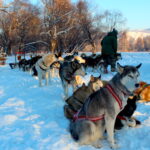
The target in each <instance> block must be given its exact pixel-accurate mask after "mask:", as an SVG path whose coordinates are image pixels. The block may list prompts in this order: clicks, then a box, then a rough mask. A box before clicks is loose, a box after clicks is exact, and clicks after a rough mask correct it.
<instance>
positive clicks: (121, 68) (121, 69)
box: [117, 63, 124, 74]
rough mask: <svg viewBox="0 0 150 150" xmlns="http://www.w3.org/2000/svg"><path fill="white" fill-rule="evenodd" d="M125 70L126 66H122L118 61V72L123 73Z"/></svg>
mask: <svg viewBox="0 0 150 150" xmlns="http://www.w3.org/2000/svg"><path fill="white" fill-rule="evenodd" d="M123 70H124V67H123V66H121V65H120V64H119V63H117V72H118V73H120V74H121V73H123Z"/></svg>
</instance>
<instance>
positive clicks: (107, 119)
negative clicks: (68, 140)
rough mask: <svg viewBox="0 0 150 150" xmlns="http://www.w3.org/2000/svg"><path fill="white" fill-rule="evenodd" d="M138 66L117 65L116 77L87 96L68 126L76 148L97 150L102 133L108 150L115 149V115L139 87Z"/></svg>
mask: <svg viewBox="0 0 150 150" xmlns="http://www.w3.org/2000/svg"><path fill="white" fill-rule="evenodd" d="M140 66H141V64H139V65H138V66H136V67H134V66H121V65H120V64H119V63H117V74H116V75H115V76H114V77H113V78H112V79H111V80H110V81H109V82H108V84H107V85H106V86H105V87H103V88H101V89H99V90H98V91H96V92H94V93H93V94H91V95H90V96H89V97H88V99H87V100H86V101H85V103H84V105H83V106H82V108H81V109H80V110H79V111H78V112H77V113H76V114H75V115H74V121H71V122H70V133H71V135H72V137H73V139H74V140H75V141H77V142H78V143H79V144H80V145H85V144H87V145H89V144H90V145H93V146H95V147H97V148H100V147H101V144H100V141H99V140H100V139H102V138H103V134H104V131H105V130H106V132H107V137H108V141H109V142H110V146H111V147H112V148H117V147H118V146H117V144H116V143H115V140H114V123H115V119H116V116H117V115H118V113H119V112H120V111H121V110H122V109H123V108H124V106H125V105H126V103H127V99H128V97H129V96H130V95H131V94H132V93H133V91H134V90H135V89H136V88H137V87H138V86H139V83H138V82H139V81H138V77H139V75H140V74H139V71H138V69H139V68H140Z"/></svg>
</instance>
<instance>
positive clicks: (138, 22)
mask: <svg viewBox="0 0 150 150" xmlns="http://www.w3.org/2000/svg"><path fill="white" fill-rule="evenodd" d="M76 1H77V0H72V2H76ZM86 1H88V3H89V4H90V5H91V6H92V7H93V6H96V8H97V9H94V10H93V11H101V10H114V11H116V10H118V11H120V12H121V13H122V15H123V16H124V17H125V18H126V20H127V22H126V27H127V28H128V29H131V30H134V29H139V30H142V29H149V28H150V19H149V18H150V16H149V14H150V0H86Z"/></svg>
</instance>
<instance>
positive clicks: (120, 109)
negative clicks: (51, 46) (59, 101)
mask: <svg viewBox="0 0 150 150" xmlns="http://www.w3.org/2000/svg"><path fill="white" fill-rule="evenodd" d="M120 58H121V55H118V58H117V60H118V59H120ZM10 67H11V68H14V66H12V64H11V65H10ZM18 67H19V68H20V69H21V68H22V69H23V70H24V71H27V70H30V71H31V70H32V72H33V75H34V76H35V75H37V76H38V80H39V86H42V85H43V84H42V80H43V79H44V80H45V85H48V84H49V83H50V80H51V78H52V74H53V73H54V72H55V70H56V69H57V70H58V72H59V77H60V79H61V83H62V87H63V89H64V95H65V97H64V99H65V105H64V115H65V117H66V118H67V119H68V120H69V132H70V134H71V136H72V138H73V139H74V140H75V141H76V142H77V143H79V144H80V145H93V146H94V147H96V148H100V147H102V145H101V143H100V140H101V139H103V137H104V133H105V132H106V133H107V139H108V142H109V143H110V146H111V148H113V149H115V148H117V147H118V145H117V144H116V142H115V139H114V133H115V130H114V129H118V130H119V129H121V128H122V127H124V126H130V127H135V126H137V125H139V124H141V122H140V121H139V120H137V119H136V118H134V117H133V113H134V111H135V110H136V103H137V101H138V100H140V101H141V102H145V101H150V94H148V93H149V92H150V85H149V84H147V83H146V82H139V76H140V73H139V68H140V67H141V64H139V65H137V66H129V65H125V66H122V65H120V64H119V63H117V67H116V71H117V73H116V74H115V75H114V76H113V77H112V79H111V80H110V81H105V80H102V79H101V76H99V77H94V76H93V75H91V77H90V81H89V83H88V84H85V83H84V81H83V78H84V76H85V75H86V71H87V68H88V67H91V68H93V69H96V70H99V71H100V72H102V69H103V58H102V57H101V55H98V54H92V55H91V56H86V54H81V55H79V54H78V53H77V52H75V53H74V54H72V55H69V56H64V57H62V56H61V55H59V54H58V55H56V54H52V53H49V54H46V55H44V56H42V57H41V56H36V57H33V58H31V59H30V60H25V59H21V60H20V61H19V63H18ZM102 74H103V73H102ZM69 86H71V87H72V89H73V94H72V95H71V96H68V95H69V94H68V90H69Z"/></svg>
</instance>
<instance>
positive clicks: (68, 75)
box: [59, 60, 85, 99]
mask: <svg viewBox="0 0 150 150" xmlns="http://www.w3.org/2000/svg"><path fill="white" fill-rule="evenodd" d="M76 75H80V76H84V75H85V71H84V69H83V67H82V64H81V63H80V62H78V61H76V60H75V61H70V62H69V61H68V62H64V63H62V64H60V68H59V76H60V79H61V82H62V86H63V89H64V94H65V99H66V98H68V89H69V85H71V86H72V88H73V91H75V90H76V86H77V84H76V81H75V76H76Z"/></svg>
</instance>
